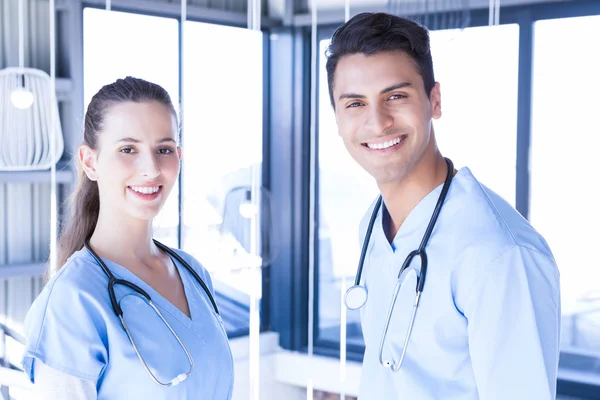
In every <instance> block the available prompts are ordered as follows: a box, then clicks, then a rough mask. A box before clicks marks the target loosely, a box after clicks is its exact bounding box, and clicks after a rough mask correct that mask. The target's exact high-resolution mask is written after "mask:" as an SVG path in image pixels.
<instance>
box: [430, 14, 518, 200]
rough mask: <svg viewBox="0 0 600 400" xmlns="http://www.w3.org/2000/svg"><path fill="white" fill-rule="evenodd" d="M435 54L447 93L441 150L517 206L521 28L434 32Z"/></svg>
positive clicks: (438, 136) (437, 74) (438, 135)
mask: <svg viewBox="0 0 600 400" xmlns="http://www.w3.org/2000/svg"><path fill="white" fill-rule="evenodd" d="M475 49H476V50H475ZM431 51H432V54H433V66H434V73H435V79H436V81H438V82H440V85H441V91H442V118H440V119H439V120H438V121H435V122H434V126H435V132H436V139H437V142H438V145H439V147H440V151H441V152H442V154H444V155H445V156H447V157H449V158H450V159H451V160H452V161H453V162H454V164H455V166H456V167H457V168H460V167H463V166H467V167H469V169H470V170H471V171H472V172H473V174H474V175H475V177H476V178H478V179H479V180H480V181H481V182H483V184H485V185H486V186H487V187H489V188H490V189H492V190H493V191H495V192H496V193H498V194H499V195H500V196H502V197H503V198H504V199H505V200H506V201H508V202H509V203H511V204H512V205H513V206H514V204H515V187H516V164H517V96H518V72H519V26H518V25H516V24H511V25H500V26H483V27H475V28H468V29H465V30H463V31H462V32H461V31H459V30H445V31H434V32H431Z"/></svg>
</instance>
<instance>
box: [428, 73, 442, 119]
mask: <svg viewBox="0 0 600 400" xmlns="http://www.w3.org/2000/svg"><path fill="white" fill-rule="evenodd" d="M429 104H431V118H433V119H439V118H440V117H441V116H442V93H441V90H440V83H439V82H436V83H435V85H433V88H432V89H431V93H430V94H429Z"/></svg>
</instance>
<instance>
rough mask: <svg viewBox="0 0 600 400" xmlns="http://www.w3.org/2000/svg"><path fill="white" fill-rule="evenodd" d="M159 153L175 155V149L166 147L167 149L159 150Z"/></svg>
mask: <svg viewBox="0 0 600 400" xmlns="http://www.w3.org/2000/svg"><path fill="white" fill-rule="evenodd" d="M158 152H159V153H160V154H171V153H173V149H170V148H168V147H165V148H162V149H160V150H158Z"/></svg>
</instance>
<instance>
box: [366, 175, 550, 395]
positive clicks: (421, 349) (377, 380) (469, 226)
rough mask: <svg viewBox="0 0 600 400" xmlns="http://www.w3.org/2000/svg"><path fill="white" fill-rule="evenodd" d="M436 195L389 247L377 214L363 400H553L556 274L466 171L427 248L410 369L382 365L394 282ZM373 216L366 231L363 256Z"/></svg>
mask: <svg viewBox="0 0 600 400" xmlns="http://www.w3.org/2000/svg"><path fill="white" fill-rule="evenodd" d="M441 189H442V185H440V186H439V187H437V188H436V189H435V190H433V191H432V192H431V193H430V194H428V195H427V196H426V197H425V198H424V199H423V200H422V201H421V202H420V203H419V204H418V205H417V206H416V207H415V208H414V210H413V211H412V212H411V213H410V215H409V216H408V217H407V219H406V220H405V221H404V223H403V224H402V226H401V228H400V230H399V231H398V233H397V235H396V236H395V238H394V240H393V244H392V245H390V243H389V242H388V240H387V239H386V235H385V233H384V230H383V228H382V225H384V224H383V222H382V216H381V211H380V212H379V216H378V218H377V220H376V222H375V226H374V228H373V236H372V238H371V241H370V244H369V249H368V253H367V256H366V260H365V265H364V272H363V276H364V277H363V284H365V285H366V287H367V290H368V295H369V297H368V300H367V303H366V304H365V306H364V307H363V308H362V310H361V320H362V329H363V335H364V340H365V345H366V350H365V355H364V361H363V369H362V378H361V383H360V393H359V400H381V399H392V398H393V399H410V400H439V399H444V400H450V399H452V400H467V399H468V400H476V399H482V400H483V399H485V400H495V399H498V400H506V399H510V400H520V399H523V400H532V399H536V400H550V399H554V398H555V397H556V377H557V368H558V357H559V334H560V290H559V289H560V284H559V271H558V268H557V266H556V263H555V261H554V258H553V256H552V253H551V251H550V249H549V247H548V245H547V244H546V242H545V240H544V239H543V237H542V236H540V235H539V234H538V233H537V232H536V231H535V230H534V229H533V228H532V227H531V226H530V224H529V223H528V222H527V221H526V220H525V219H524V218H522V216H521V215H520V214H519V213H518V212H517V211H515V209H514V208H513V207H512V206H511V205H509V204H508V203H507V202H506V201H504V200H503V199H502V198H501V197H500V196H498V195H497V194H496V193H494V192H493V191H491V190H490V189H488V188H486V187H485V186H483V185H482V184H481V183H479V182H478V181H477V179H475V177H474V176H473V174H472V173H471V171H470V170H469V169H468V168H463V169H461V170H460V171H459V172H458V173H457V174H456V176H455V177H454V179H453V181H452V184H451V187H450V190H449V192H448V196H447V198H446V202H445V203H444V206H443V208H442V211H441V213H440V215H439V218H438V221H437V224H436V226H435V228H434V230H433V232H432V235H431V238H430V241H429V244H428V246H427V248H426V252H427V258H428V269H427V277H426V282H425V287H424V291H423V293H422V296H421V300H420V304H419V308H418V311H417V314H416V318H415V322H414V327H413V330H412V334H411V337H410V340H409V343H408V346H407V351H406V355H405V359H404V362H403V364H402V366H401V368H400V370H399V371H397V372H392V371H391V370H390V369H389V368H385V367H383V366H381V365H380V363H379V346H380V341H381V337H382V332H383V329H384V323H385V319H386V316H387V312H388V309H389V307H390V304H391V302H392V295H393V292H394V286H395V284H396V279H397V276H398V272H399V270H400V268H401V266H402V263H403V262H404V260H405V258H406V256H407V255H408V253H410V252H411V251H413V250H415V249H417V248H418V247H419V244H420V242H421V240H422V238H423V234H424V232H425V229H426V227H427V224H428V223H429V219H430V217H431V214H432V212H433V210H434V208H435V204H436V203H437V200H438V197H439V194H440V192H441ZM373 207H374V203H373V205H371V207H370V209H369V210H368V211H367V213H366V214H365V217H364V218H363V220H362V222H361V229H360V243H361V245H362V241H363V239H364V234H365V232H366V229H367V225H368V222H369V218H370V216H371V213H372V211H373ZM384 215H386V217H388V218H389V215H388V214H387V213H385V214H384ZM415 260H417V261H415V263H414V264H413V265H412V266H411V268H412V269H413V270H415V271H416V272H417V273H418V272H419V271H420V265H419V263H420V261H418V257H417V258H416V259H415ZM406 276H409V274H408V272H407V274H406ZM403 278H404V275H403ZM406 279H407V282H408V281H409V280H410V278H406ZM414 282H415V281H414V280H412V281H411V283H412V285H405V286H403V287H402V289H401V291H400V294H399V296H398V301H397V303H396V308H395V310H394V314H393V316H392V318H391V323H390V327H389V331H388V336H387V339H386V344H385V346H384V350H383V355H384V359H389V358H390V357H391V358H392V359H393V360H395V361H396V362H397V361H398V360H399V359H400V354H401V350H402V348H403V344H404V340H405V337H406V328H407V326H408V321H409V320H410V314H411V311H412V307H413V304H414V299H415V286H414ZM408 286H410V287H408Z"/></svg>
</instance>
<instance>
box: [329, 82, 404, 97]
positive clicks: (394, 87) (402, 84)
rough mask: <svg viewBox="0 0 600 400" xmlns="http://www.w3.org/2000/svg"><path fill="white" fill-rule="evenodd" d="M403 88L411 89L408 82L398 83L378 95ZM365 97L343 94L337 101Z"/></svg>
mask: <svg viewBox="0 0 600 400" xmlns="http://www.w3.org/2000/svg"><path fill="white" fill-rule="evenodd" d="M405 87H412V84H411V83H410V82H400V83H396V84H394V85H392V86H388V87H386V88H385V89H383V90H382V91H381V92H379V93H381V94H385V93H388V92H391V91H393V90H397V89H402V88H405ZM365 97H367V96H365V95H364V94H358V93H344V94H342V95H341V96H340V97H339V100H342V99H364V98H365Z"/></svg>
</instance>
